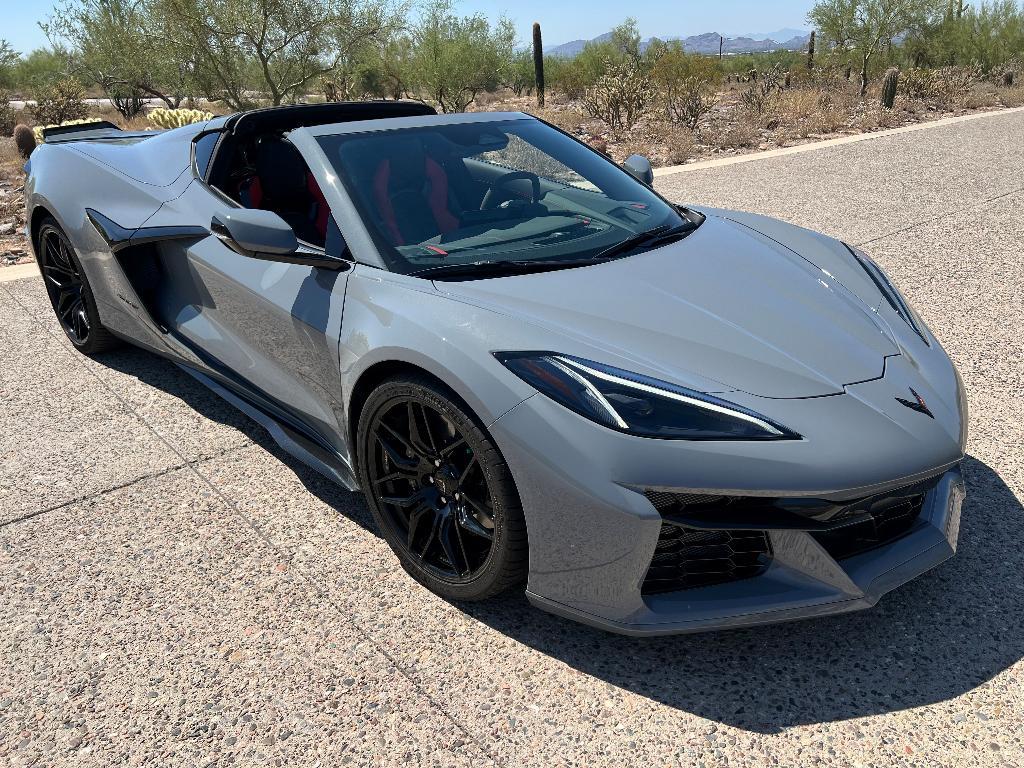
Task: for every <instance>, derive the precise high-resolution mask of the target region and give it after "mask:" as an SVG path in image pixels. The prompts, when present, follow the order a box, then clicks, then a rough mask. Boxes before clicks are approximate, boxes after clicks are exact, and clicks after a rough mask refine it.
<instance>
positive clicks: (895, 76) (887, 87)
mask: <svg viewBox="0 0 1024 768" xmlns="http://www.w3.org/2000/svg"><path fill="white" fill-rule="evenodd" d="M899 84H900V71H899V70H898V69H896V67H892V68H891V69H890V70H889V71H888V72H886V73H885V77H884V78H883V79H882V106H883V107H885V108H886V109H892V108H893V106H894V105H895V104H896V88H897V86H899Z"/></svg>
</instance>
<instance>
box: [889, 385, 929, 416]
mask: <svg viewBox="0 0 1024 768" xmlns="http://www.w3.org/2000/svg"><path fill="white" fill-rule="evenodd" d="M910 394H912V395H913V396H914V399H913V400H904V399H903V398H902V397H897V398H896V402H898V403H899V404H900V405H905V406H907V408H909V409H910V410H912V411H917V412H918V413H923V414H924V415H925V416H927V417H929V418H931V419H934V418H935V414H934V413H932V412H931V409H930V408H929V407H928V403H926V402H925V401H924V398H923V397H921V396H920V395H919V394H918V393H917V390H915V389H914V388H913V387H911V388H910Z"/></svg>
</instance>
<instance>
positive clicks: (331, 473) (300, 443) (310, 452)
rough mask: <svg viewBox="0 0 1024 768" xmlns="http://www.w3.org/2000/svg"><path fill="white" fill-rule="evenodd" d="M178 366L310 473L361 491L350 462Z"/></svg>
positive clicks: (232, 393) (232, 394) (196, 374)
mask: <svg viewBox="0 0 1024 768" xmlns="http://www.w3.org/2000/svg"><path fill="white" fill-rule="evenodd" d="M175 364H176V365H177V366H178V367H179V368H181V369H182V370H183V371H185V373H187V374H188V375H189V376H191V377H192V378H194V379H195V380H196V381H198V382H199V383H200V384H202V385H204V386H205V387H207V388H209V389H210V390H212V391H213V392H215V393H216V394H218V395H220V396H221V397H222V398H223V399H224V400H226V401H227V402H229V403H231V405H233V406H235V408H237V409H238V410H240V411H241V412H242V413H244V414H245V415H246V416H248V417H249V418H250V419H252V420H253V421H255V422H256V423H258V424H259V425H260V426H262V427H263V428H264V429H266V430H267V431H268V432H269V433H270V436H271V437H273V438H274V442H276V443H277V444H278V445H280V446H281V448H283V449H284V450H285V451H287V452H288V453H289V454H291V455H292V456H294V457H295V458H296V459H298V460H299V461H301V462H302V463H303V464H305V465H306V466H308V467H310V468H311V469H315V470H316V471H317V472H319V473H320V474H322V475H323V476H324V477H326V478H327V479H328V480H333V481H334V482H336V483H338V484H339V485H341V486H342V487H344V488H346V489H348V490H350V491H358V490H359V482H358V481H357V480H356V476H355V473H354V472H353V471H352V467H351V466H349V464H348V462H346V461H345V460H344V459H342V458H341V457H340V456H338V455H337V454H335V453H333V452H332V451H328V450H327V449H326V448H324V447H323V446H321V445H320V444H319V443H318V442H317V441H314V440H312V439H310V438H308V437H306V436H305V435H303V434H301V433H300V432H299V431H298V430H296V429H294V428H292V427H291V426H289V425H287V424H284V423H283V422H281V421H279V420H278V419H277V418H275V417H274V416H272V415H271V414H269V413H267V412H266V411H265V410H264V409H262V408H260V407H259V406H257V405H255V404H254V403H252V402H250V401H249V400H248V399H245V398H244V397H243V396H242V395H241V394H240V393H235V392H234V391H232V390H230V389H228V388H227V387H225V386H223V385H221V384H220V383H218V382H217V381H215V380H214V379H212V378H210V377H209V376H207V375H206V374H205V373H202V372H200V371H197V370H196V369H195V368H192V367H190V366H188V365H183V364H182V363H180V362H177V361H175Z"/></svg>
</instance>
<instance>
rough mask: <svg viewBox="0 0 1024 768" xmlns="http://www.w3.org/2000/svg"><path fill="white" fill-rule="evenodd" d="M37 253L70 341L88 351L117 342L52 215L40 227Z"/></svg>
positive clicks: (89, 352)
mask: <svg viewBox="0 0 1024 768" xmlns="http://www.w3.org/2000/svg"><path fill="white" fill-rule="evenodd" d="M36 254H37V258H38V261H39V271H40V272H41V273H42V276H43V284H44V285H45V286H46V293H47V295H48V296H49V298H50V305H51V306H52V307H53V312H54V314H55V315H56V316H57V321H58V322H59V323H60V326H61V328H62V329H63V330H64V333H65V334H67V337H68V338H69V339H70V340H71V343H72V344H74V345H75V347H76V348H77V349H78V350H79V351H81V352H84V353H86V354H95V353H97V352H103V351H106V350H108V349H111V348H114V347H116V346H118V344H119V342H118V341H117V339H116V338H115V337H114V336H113V335H112V334H111V333H110V332H109V331H107V330H106V328H104V327H103V324H102V323H101V322H100V318H99V312H98V311H97V309H96V301H95V299H94V298H93V295H92V291H91V290H90V288H89V282H88V280H87V279H86V278H85V274H84V272H83V270H82V265H81V262H80V261H79V260H78V255H77V254H76V253H75V249H74V247H73V246H72V245H71V242H70V241H69V240H68V237H67V235H65V234H64V231H63V230H62V229H61V228H60V226H58V224H57V222H56V221H54V220H53V219H46V220H45V221H44V222H43V225H42V227H40V230H39V236H38V242H37V243H36Z"/></svg>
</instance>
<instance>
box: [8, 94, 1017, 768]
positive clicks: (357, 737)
mask: <svg viewBox="0 0 1024 768" xmlns="http://www.w3.org/2000/svg"><path fill="white" fill-rule="evenodd" d="M1022 133H1024V114H1021V113H1016V114H1004V115H995V116H992V117H991V118H986V119H981V120H975V121H971V122H966V123H961V124H957V125H951V126H943V127H940V128H934V129H931V130H924V131H918V132H914V133H908V134H903V135H897V136H887V137H880V138H877V139H874V140H872V141H866V142H861V143H857V144H850V145H846V146H841V147H832V148H824V149H818V150H814V151H809V152H804V153H801V154H796V155H790V156H784V157H776V158H770V159H763V160H758V161H752V162H746V163H742V164H738V165H734V166H725V167H719V168H711V169H702V170H693V171H687V172H684V173H679V174H672V175H667V176H662V177H659V179H658V182H657V184H658V188H659V189H660V190H661V191H662V192H664V193H666V194H667V195H669V196H670V197H672V198H674V199H678V200H680V201H685V202H689V203H692V204H694V205H700V204H704V205H714V206H721V207H733V208H743V209H746V210H752V211H756V212H758V213H764V214H768V215H772V216H778V217H780V218H784V219H787V220H790V221H793V222H795V223H797V224H801V225H804V226H809V227H813V228H816V229H820V230H823V231H825V232H827V233H829V234H832V235H836V236H840V237H843V238H846V239H847V240H849V241H850V242H853V243H858V244H866V248H867V249H868V250H869V251H870V252H871V253H872V255H873V256H874V257H875V258H876V259H877V260H878V261H879V262H880V263H881V264H882V265H883V266H884V267H885V268H886V269H887V270H889V272H890V274H891V275H892V276H893V278H894V280H895V281H896V282H897V283H898V284H899V285H900V287H901V288H903V289H904V290H905V292H906V293H907V294H908V296H909V298H910V300H911V302H912V303H913V304H914V305H915V307H916V309H917V310H918V311H919V312H920V313H921V315H922V316H923V317H924V318H925V319H926V321H927V322H928V323H929V324H930V325H931V327H932V329H933V330H934V331H935V333H936V335H937V336H938V337H939V338H940V339H941V340H942V342H943V344H944V345H945V346H946V348H947V350H948V351H949V352H950V354H951V356H952V357H953V358H954V360H955V361H956V362H957V364H958V365H959V366H960V369H961V372H962V373H963V375H964V379H965V381H966V385H967V390H968V393H969V399H970V407H971V414H972V419H971V441H970V458H969V459H968V461H967V466H966V470H967V477H968V484H969V497H968V501H967V504H966V506H965V509H964V518H963V524H962V529H961V543H960V550H959V552H958V554H957V557H956V558H954V559H953V560H951V561H949V562H948V563H946V564H944V565H943V566H941V567H939V568H938V569H936V570H935V571H933V572H931V573H929V574H926V575H925V576H923V577H922V578H920V579H918V580H916V581H914V582H912V583H911V584H908V585H907V586H906V587H904V588H902V589H900V590H898V591H896V592H895V593H893V594H891V595H889V596H888V597H886V598H885V599H883V601H882V602H881V603H880V604H879V605H878V606H877V607H876V608H874V609H873V610H870V611H866V612H862V613H858V614H853V615H849V616H841V617H835V618H830V619H824V620H814V621H805V622H799V623H794V624H787V625H780V626H774V627H765V628H760V629H755V630H742V631H732V632H721V633H715V634H708V635H698V636H687V637H678V638H663V639H653V640H645V641H638V640H630V639H626V638H621V637H614V636H609V635H605V634H602V633H600V632H597V631H595V630H591V629H588V628H585V627H580V626H577V625H574V624H570V623H567V622H565V621H562V620H559V619H556V618H554V617H551V616H549V615H546V614H543V613H540V612H538V611H536V610H534V609H532V608H530V607H529V606H528V605H527V604H526V602H525V600H524V599H523V598H522V597H520V596H516V595H512V596H507V597H505V598H502V599H499V600H497V601H495V602H493V603H489V604H486V605H473V606H456V605H452V604H449V603H446V602H444V601H442V600H440V599H438V598H437V597H435V596H433V595H431V594H430V593H427V592H425V591H424V590H423V589H422V588H420V587H418V586H416V585H415V584H414V583H413V582H412V581H411V579H409V578H408V577H407V576H406V575H405V574H404V573H403V572H402V571H401V570H400V569H399V568H398V567H397V566H396V565H395V561H394V559H393V558H392V557H391V555H390V551H389V550H388V549H387V546H386V545H385V544H384V542H383V541H382V540H381V539H380V538H378V537H377V535H376V534H375V533H374V531H373V526H372V522H371V520H370V516H369V513H368V511H367V509H366V507H365V505H364V504H363V503H362V501H361V499H360V498H359V497H357V496H355V495H353V494H350V493H347V492H346V491H344V490H342V489H340V488H338V487H336V486H334V485H332V484H330V483H329V482H327V481H326V480H323V479H322V478H320V477H319V476H317V475H316V474H315V473H313V472H311V471H309V470H307V469H305V468H304V467H302V466H300V465H298V464H297V463H295V462H294V461H293V460H291V459H290V458H288V457H286V456H285V455H283V454H282V453H281V452H280V451H279V450H278V449H277V448H276V447H275V446H274V444H273V443H272V441H271V440H270V439H269V437H268V436H267V435H266V434H265V433H264V432H263V431H262V430H261V429H260V428H259V427H257V426H255V425H254V424H252V423H251V422H249V421H247V420H246V419H245V418H244V417H242V416H240V415H239V414H238V413H237V412H236V411H234V410H233V409H232V408H231V407H230V406H228V405H226V404H224V403H222V402H221V401H219V400H218V399H217V398H216V397H214V396H212V395H209V394H208V393H207V392H206V391H205V390H203V389H202V388H201V387H200V386H199V385H197V384H196V383H194V382H193V381H192V380H191V379H190V378H189V377H187V376H185V375H184V374H182V373H180V372H178V371H177V369H175V368H174V367H173V366H171V365H170V364H168V363H166V362H164V361H162V360H158V359H156V358H153V357H152V356H150V355H148V354H146V353H143V352H141V351H135V350H128V351H124V352H119V353H116V354H113V355H109V356H107V357H106V358H104V359H102V360H99V361H92V360H86V359H84V358H82V357H81V356H78V355H75V354H74V353H73V351H72V350H71V349H70V345H69V344H68V343H67V342H66V341H65V340H64V339H63V338H62V337H60V336H59V335H58V331H57V327H56V324H55V323H54V322H53V321H52V318H51V317H50V315H49V311H50V310H49V307H48V305H47V304H46V299H45V296H44V293H43V289H42V286H41V283H40V280H39V278H38V277H30V278H27V279H22V280H16V281H13V282H6V283H2V284H0V404H2V405H0V408H2V410H0V414H2V419H0V462H2V466H0V764H11V765H13V766H22V765H24V766H28V765H75V766H100V765H103V766H107V765H123V764H127V765H140V764H153V765H161V766H164V765H168V766H171V765H196V764H199V765H216V766H219V765H227V764H229V763H230V764H234V765H260V766H265V765H273V764H294V765H303V766H308V765H315V764H317V763H318V761H319V764H320V765H324V766H333V765H343V764H351V765H368V766H369V765H372V766H392V765H405V764H408V765H425V766H426V765H430V766H433V765H438V766H456V765H474V766H475V765H492V764H493V765H506V766H520V765H522V766H545V767H547V766H588V767H590V766H605V765H607V766H622V765H647V764H650V765H659V766H661V765H665V766H697V765H704V766H707V767H708V768H710V766H725V765H729V766H765V765H823V766H878V767H879V768H882V767H883V766H885V767H886V768H888V766H936V765H971V766H1017V765H1021V764H1022V763H1024V662H1022V659H1024V582H1022V580H1021V577H1020V574H1021V572H1022V571H1024V548H1022V547H1021V546H1020V545H1019V542H1018V535H1017V533H1016V532H1017V531H1019V530H1021V529H1024V507H1022V500H1024V458H1022V457H1024V450H1022V449H1024V428H1022V423H1024V405H1022V400H1021V398H1020V395H1019V392H1020V389H1021V386H1022V384H1024V363H1022V361H1024V338H1022V334H1021V333H1020V330H1021V329H1022V328H1024V261H1022V259H1021V252H1022V248H1024V217H1022V216H1021V214H1020V210H1021V207H1022V205H1024V182H1022V181H1021V179H1024V154H1022V153H1021V152H1020V146H1019V145H1020V140H1019V137H1020V136H1021V135H1022Z"/></svg>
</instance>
